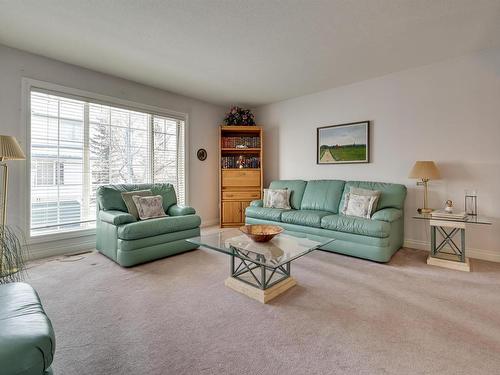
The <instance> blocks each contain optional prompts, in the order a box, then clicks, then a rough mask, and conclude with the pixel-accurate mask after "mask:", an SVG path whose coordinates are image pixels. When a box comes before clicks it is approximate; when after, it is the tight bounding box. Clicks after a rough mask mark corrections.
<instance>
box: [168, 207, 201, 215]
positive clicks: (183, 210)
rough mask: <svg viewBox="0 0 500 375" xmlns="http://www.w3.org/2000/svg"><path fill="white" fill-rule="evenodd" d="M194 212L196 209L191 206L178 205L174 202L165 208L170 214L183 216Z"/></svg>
mask: <svg viewBox="0 0 500 375" xmlns="http://www.w3.org/2000/svg"><path fill="white" fill-rule="evenodd" d="M195 213H196V210H195V209H194V208H193V207H189V206H178V205H176V204H174V205H173V206H170V207H169V208H168V210H167V214H169V215H170V216H184V215H193V214H195Z"/></svg>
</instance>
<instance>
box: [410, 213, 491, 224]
mask: <svg viewBox="0 0 500 375" xmlns="http://www.w3.org/2000/svg"><path fill="white" fill-rule="evenodd" d="M413 218H414V219H422V220H438V221H453V222H455V223H466V224H485V225H491V223H492V222H491V219H489V218H487V217H484V216H476V215H474V216H472V215H469V216H467V217H465V218H463V219H455V218H441V217H432V215H431V214H415V215H414V216H413Z"/></svg>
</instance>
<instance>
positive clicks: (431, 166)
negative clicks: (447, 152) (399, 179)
mask: <svg viewBox="0 0 500 375" xmlns="http://www.w3.org/2000/svg"><path fill="white" fill-rule="evenodd" d="M408 177H409V178H419V179H420V178H421V179H427V180H439V179H440V178H441V174H440V173H439V169H438V167H437V165H436V163H434V162H433V161H430V160H420V161H416V162H415V165H414V166H413V168H412V169H411V171H410V175H409V176H408Z"/></svg>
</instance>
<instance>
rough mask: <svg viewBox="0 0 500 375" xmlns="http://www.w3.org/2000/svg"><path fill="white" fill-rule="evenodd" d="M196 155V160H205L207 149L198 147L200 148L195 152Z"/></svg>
mask: <svg viewBox="0 0 500 375" xmlns="http://www.w3.org/2000/svg"><path fill="white" fill-rule="evenodd" d="M196 156H197V157H198V160H200V161H205V160H207V150H205V149H204V148H200V149H199V150H198V151H197V152H196Z"/></svg>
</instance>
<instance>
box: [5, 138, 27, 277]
mask: <svg viewBox="0 0 500 375" xmlns="http://www.w3.org/2000/svg"><path fill="white" fill-rule="evenodd" d="M24 159H26V156H25V155H24V152H23V150H22V149H21V146H19V143H17V140H16V139H15V138H14V137H12V136H8V135H0V168H1V169H2V176H1V178H2V190H1V191H0V204H1V205H0V283H4V282H11V281H16V280H21V279H22V273H21V272H20V271H21V270H22V269H23V265H24V262H23V254H22V249H23V248H22V246H21V241H20V240H19V238H20V236H19V235H18V234H17V233H16V232H15V231H14V230H12V229H11V228H9V227H7V193H8V186H9V168H8V165H7V163H6V161H7V160H24Z"/></svg>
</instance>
